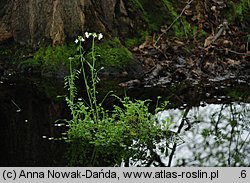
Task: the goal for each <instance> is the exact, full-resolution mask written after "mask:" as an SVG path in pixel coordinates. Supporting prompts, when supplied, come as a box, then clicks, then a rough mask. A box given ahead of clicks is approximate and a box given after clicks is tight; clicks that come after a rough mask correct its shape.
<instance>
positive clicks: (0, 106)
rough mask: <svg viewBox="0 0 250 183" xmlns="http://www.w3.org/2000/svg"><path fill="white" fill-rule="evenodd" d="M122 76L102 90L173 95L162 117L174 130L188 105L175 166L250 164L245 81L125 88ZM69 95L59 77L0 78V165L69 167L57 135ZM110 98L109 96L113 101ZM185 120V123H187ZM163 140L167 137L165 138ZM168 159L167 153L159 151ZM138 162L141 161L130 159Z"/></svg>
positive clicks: (249, 92) (107, 82)
mask: <svg viewBox="0 0 250 183" xmlns="http://www.w3.org/2000/svg"><path fill="white" fill-rule="evenodd" d="M118 83H119V81H116V80H103V83H102V84H101V86H99V91H100V93H103V95H105V93H107V92H108V91H109V90H113V91H114V93H116V94H118V95H123V94H124V93H126V95H128V96H131V97H133V98H140V99H147V98H150V99H151V100H153V101H155V100H156V98H157V96H159V95H160V96H163V99H164V100H169V101H170V105H169V108H170V109H169V110H166V111H164V112H163V113H162V114H159V118H161V119H164V118H165V117H170V118H171V119H172V121H174V123H173V126H172V128H173V129H172V130H175V129H176V128H178V126H179V123H181V121H182V117H183V112H184V110H187V109H188V115H187V116H186V120H188V121H189V122H190V124H191V126H190V129H189V130H187V131H185V130H182V131H183V132H182V133H180V134H178V137H179V140H180V139H181V141H180V142H179V141H178V142H177V143H178V144H177V146H176V147H177V148H176V149H174V152H173V157H172V159H171V165H172V166H249V165H250V155H249V154H250V144H249V140H250V135H249V133H250V129H249V126H250V88H249V84H248V83H246V82H243V81H239V80H234V81H224V82H218V83H212V84H211V83H210V84H199V85H193V86H192V85H190V86H189V85H186V84H175V85H174V84H173V85H170V86H169V87H166V88H136V89H130V90H126V92H125V91H124V90H123V89H121V88H119V87H116V86H117V84H118ZM63 94H65V89H64V88H63V83H62V82H61V81H56V80H55V79H47V80H41V79H34V78H18V79H8V80H3V81H0V123H1V128H0V135H1V141H0V148H1V151H0V152H1V153H0V166H66V165H67V160H66V157H65V156H66V155H65V154H66V151H67V144H66V143H65V142H64V141H63V140H54V139H57V138H60V137H61V134H62V133H64V132H65V127H64V126H60V125H59V126H58V125H55V123H54V122H55V121H56V120H57V119H65V118H68V117H69V114H68V113H69V112H68V110H67V107H66V105H65V103H64V101H63V99H62V98H61V99H60V98H59V99H58V98H57V96H58V95H63ZM112 102H113V100H112V99H108V100H107V101H106V105H110V104H111V103H112ZM186 125H187V124H185V125H184V128H185V126H186ZM163 143H164V142H163ZM159 156H160V157H161V161H162V162H163V163H164V164H166V165H167V164H169V161H170V160H169V156H166V155H164V153H159ZM131 165H134V166H135V165H140V162H131Z"/></svg>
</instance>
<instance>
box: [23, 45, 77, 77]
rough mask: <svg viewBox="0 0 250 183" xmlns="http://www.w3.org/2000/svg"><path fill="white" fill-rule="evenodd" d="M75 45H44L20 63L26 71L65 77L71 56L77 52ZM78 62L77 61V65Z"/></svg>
mask: <svg viewBox="0 0 250 183" xmlns="http://www.w3.org/2000/svg"><path fill="white" fill-rule="evenodd" d="M75 50H76V48H75V46H74V45H63V46H57V47H52V46H50V45H49V46H42V47H40V48H39V49H38V50H37V51H36V52H35V53H34V56H33V57H32V58H29V59H27V60H26V61H23V62H21V63H20V69H21V70H22V72H24V73H27V72H28V73H29V72H31V73H40V74H42V75H44V76H56V77H64V76H65V75H67V74H68V69H69V59H68V58H69V57H70V56H72V55H74V53H75ZM76 65H77V63H75V67H76Z"/></svg>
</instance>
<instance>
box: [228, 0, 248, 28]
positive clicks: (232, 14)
mask: <svg viewBox="0 0 250 183" xmlns="http://www.w3.org/2000/svg"><path fill="white" fill-rule="evenodd" d="M249 12H250V1H249V0H240V1H237V2H235V1H232V0H231V1H229V2H228V8H227V10H226V11H225V12H224V14H225V16H226V17H227V18H228V20H229V21H230V22H231V23H233V22H238V24H239V25H240V26H241V27H243V30H246V31H250V28H249V27H250V13H249Z"/></svg>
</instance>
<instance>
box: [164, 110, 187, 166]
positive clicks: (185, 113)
mask: <svg viewBox="0 0 250 183" xmlns="http://www.w3.org/2000/svg"><path fill="white" fill-rule="evenodd" d="M189 110H190V107H188V108H187V109H186V110H185V111H184V114H183V117H182V120H181V124H180V126H179V127H178V130H177V132H176V134H180V133H181V130H182V128H183V126H184V124H185V121H186V118H187V115H188V112H189ZM176 147H177V143H176V142H175V143H174V145H173V148H172V151H171V154H170V155H169V161H168V167H170V166H171V163H172V160H173V157H174V153H175V151H176Z"/></svg>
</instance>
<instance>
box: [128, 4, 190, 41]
mask: <svg viewBox="0 0 250 183" xmlns="http://www.w3.org/2000/svg"><path fill="white" fill-rule="evenodd" d="M129 3H131V4H132V5H133V7H134V9H135V10H137V11H138V9H139V10H140V11H141V12H142V16H143V19H144V21H145V22H146V23H147V32H148V33H149V34H153V33H155V32H159V29H160V27H161V26H163V27H164V26H165V27H166V28H167V27H168V26H169V25H171V23H172V22H173V21H174V20H175V19H176V18H177V17H178V15H179V13H178V12H177V4H176V1H173V0H158V1H156V2H154V3H152V1H150V0H130V1H129ZM183 6H185V4H183ZM189 31H191V28H190V24H189V23H188V21H187V20H186V19H185V17H182V18H181V19H180V20H178V21H176V22H175V23H174V24H173V26H172V28H171V30H170V31H169V35H172V36H177V37H183V36H185V35H186V34H187V32H189ZM130 42H131V41H130Z"/></svg>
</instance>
